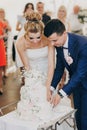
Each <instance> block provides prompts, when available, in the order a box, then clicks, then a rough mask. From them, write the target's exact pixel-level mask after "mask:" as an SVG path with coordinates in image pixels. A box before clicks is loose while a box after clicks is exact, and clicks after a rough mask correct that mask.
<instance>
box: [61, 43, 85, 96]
mask: <svg viewBox="0 0 87 130" xmlns="http://www.w3.org/2000/svg"><path fill="white" fill-rule="evenodd" d="M83 80H87V45H86V46H84V48H82V50H81V51H80V53H79V56H78V61H77V66H76V71H74V72H73V75H72V76H71V79H70V81H69V82H68V84H66V85H65V86H64V87H63V91H64V92H65V93H66V94H67V95H70V94H71V93H72V92H73V89H74V88H75V87H77V86H79V85H80V84H81V82H82V81H83Z"/></svg>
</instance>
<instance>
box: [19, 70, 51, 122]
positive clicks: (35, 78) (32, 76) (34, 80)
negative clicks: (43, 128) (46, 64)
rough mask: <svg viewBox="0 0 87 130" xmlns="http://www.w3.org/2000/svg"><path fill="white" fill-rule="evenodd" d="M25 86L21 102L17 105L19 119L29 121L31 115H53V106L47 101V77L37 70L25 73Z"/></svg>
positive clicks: (21, 92) (21, 91)
mask: <svg viewBox="0 0 87 130" xmlns="http://www.w3.org/2000/svg"><path fill="white" fill-rule="evenodd" d="M24 76H25V85H24V86H22V87H21V90H20V101H19V102H18V104H17V114H18V116H19V118H21V119H24V120H29V119H30V117H31V115H32V114H33V115H36V116H39V115H42V118H46V116H47V114H49V115H50V114H51V109H52V106H51V104H50V103H49V102H48V101H47V99H46V86H45V81H46V75H45V74H42V73H41V72H39V71H37V70H30V71H28V72H25V74H24Z"/></svg>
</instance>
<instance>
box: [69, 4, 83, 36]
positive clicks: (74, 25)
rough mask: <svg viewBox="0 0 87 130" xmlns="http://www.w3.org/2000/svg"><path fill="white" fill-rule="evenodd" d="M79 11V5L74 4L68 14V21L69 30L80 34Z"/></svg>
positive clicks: (81, 25)
mask: <svg viewBox="0 0 87 130" xmlns="http://www.w3.org/2000/svg"><path fill="white" fill-rule="evenodd" d="M79 12H80V6H78V5H75V6H74V7H73V12H72V14H70V16H69V22H70V26H71V31H72V32H73V33H77V34H82V27H83V24H82V23H80V21H79V19H78V14H79Z"/></svg>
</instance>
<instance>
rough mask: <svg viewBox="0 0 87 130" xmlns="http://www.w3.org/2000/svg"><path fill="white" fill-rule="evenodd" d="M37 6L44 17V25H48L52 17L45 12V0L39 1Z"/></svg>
mask: <svg viewBox="0 0 87 130" xmlns="http://www.w3.org/2000/svg"><path fill="white" fill-rule="evenodd" d="M36 8H37V11H38V13H39V14H40V15H41V17H42V22H43V23H44V25H46V23H47V22H48V21H49V20H51V17H50V16H49V15H48V14H47V13H46V12H44V3H43V2H38V3H37V4H36Z"/></svg>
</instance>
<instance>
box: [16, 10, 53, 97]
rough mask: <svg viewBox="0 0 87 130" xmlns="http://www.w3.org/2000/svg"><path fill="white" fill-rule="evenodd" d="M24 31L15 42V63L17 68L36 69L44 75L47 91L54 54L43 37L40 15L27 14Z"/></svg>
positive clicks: (34, 13) (51, 73) (51, 74)
mask: <svg viewBox="0 0 87 130" xmlns="http://www.w3.org/2000/svg"><path fill="white" fill-rule="evenodd" d="M24 29H25V34H24V36H22V37H20V38H19V39H18V41H17V42H16V49H17V51H18V54H19V58H17V59H18V61H17V62H18V64H19V66H24V68H25V70H30V69H36V70H39V71H41V72H42V73H46V74H47V80H46V86H47V90H48V89H49V86H50V83H51V80H52V76H53V72H54V63H55V61H54V59H55V58H54V57H55V56H54V55H55V52H54V48H53V47H52V46H51V45H50V44H49V41H48V40H47V38H46V37H45V36H44V35H43V29H44V24H43V23H42V21H41V17H40V15H39V14H38V13H36V12H33V13H31V14H29V16H27V22H26V24H25V26H24ZM20 61H21V62H20ZM47 92H48V91H47ZM47 95H48V94H47Z"/></svg>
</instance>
